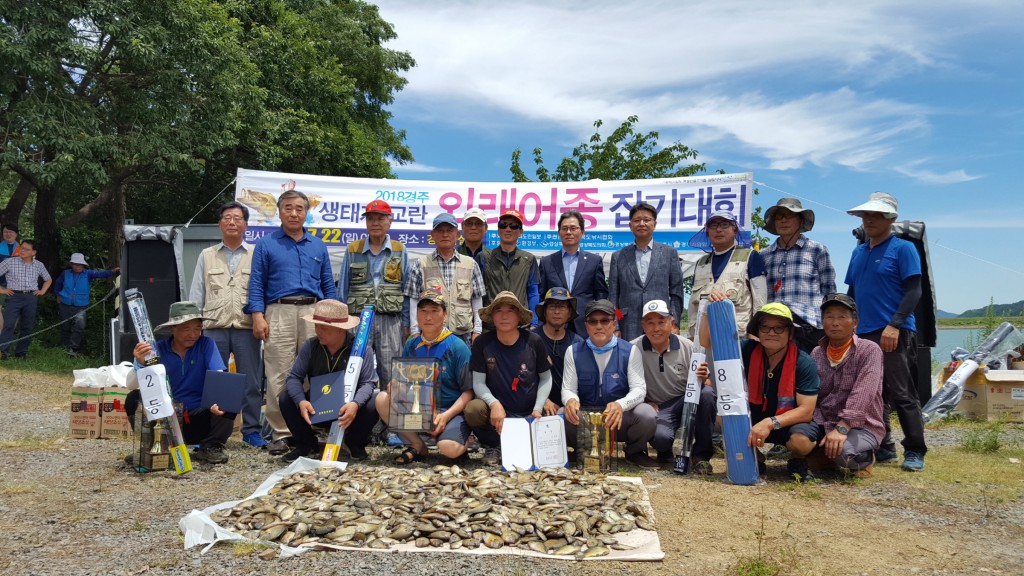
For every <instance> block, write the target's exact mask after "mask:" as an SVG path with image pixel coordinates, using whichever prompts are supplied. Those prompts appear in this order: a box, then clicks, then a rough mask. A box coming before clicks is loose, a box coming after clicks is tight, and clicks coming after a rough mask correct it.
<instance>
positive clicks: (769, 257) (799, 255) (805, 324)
mask: <svg viewBox="0 0 1024 576" xmlns="http://www.w3.org/2000/svg"><path fill="white" fill-rule="evenodd" d="M764 221H765V224H764V229H765V230H766V231H767V232H768V233H769V234H775V235H776V236H778V238H776V239H775V242H772V244H771V245H770V246H768V247H767V248H765V249H764V250H762V251H761V257H762V258H764V264H765V268H766V269H767V271H768V301H769V302H781V303H783V304H785V305H786V306H787V307H789V309H790V310H791V311H792V312H793V320H795V321H796V324H797V331H796V338H795V340H796V345H797V346H798V347H799V348H800V349H801V350H803V351H804V352H807V353H808V354H810V353H811V350H814V347H815V346H817V345H818V341H819V340H821V339H822V338H823V337H824V336H825V332H824V331H823V330H822V329H821V310H820V309H819V308H818V306H819V305H820V304H821V299H822V297H824V296H825V294H832V293H833V292H835V291H836V271H835V269H834V268H833V267H832V259H831V258H830V257H829V254H828V248H826V247H825V245H824V244H821V243H820V242H815V241H814V240H811V239H809V238H808V237H807V236H805V235H804V232H810V230H811V229H812V228H814V211H813V210H811V209H810V208H804V207H803V206H802V205H801V204H800V201H799V200H797V199H796V198H781V199H780V200H779V201H778V202H776V203H775V206H772V207H771V208H768V210H767V211H766V212H765V214H764Z"/></svg>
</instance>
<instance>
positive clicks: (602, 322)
mask: <svg viewBox="0 0 1024 576" xmlns="http://www.w3.org/2000/svg"><path fill="white" fill-rule="evenodd" d="M612 322H615V319H614V318H587V324H590V325H591V326H598V325H600V326H607V325H609V324H611V323H612Z"/></svg>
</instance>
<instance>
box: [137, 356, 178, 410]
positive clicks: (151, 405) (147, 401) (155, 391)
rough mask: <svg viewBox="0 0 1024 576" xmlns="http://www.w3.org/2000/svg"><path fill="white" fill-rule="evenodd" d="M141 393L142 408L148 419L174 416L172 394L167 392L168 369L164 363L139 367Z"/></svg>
mask: <svg viewBox="0 0 1024 576" xmlns="http://www.w3.org/2000/svg"><path fill="white" fill-rule="evenodd" d="M138 377H139V394H140V395H141V396H142V408H143V409H144V410H145V411H146V420H148V421H150V422H152V421H153V420H156V419H158V418H168V417H171V416H174V405H173V404H171V395H170V394H169V393H168V392H167V370H165V369H164V366H163V364H156V365H155V366H145V367H143V368H139V371H138Z"/></svg>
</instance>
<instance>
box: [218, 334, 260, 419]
mask: <svg viewBox="0 0 1024 576" xmlns="http://www.w3.org/2000/svg"><path fill="white" fill-rule="evenodd" d="M203 333H204V334H205V335H207V336H209V337H210V339H211V340H213V342H214V343H215V344H217V350H219V351H220V356H221V359H223V360H224V365H225V366H227V365H228V356H229V355H230V354H231V353H234V354H235V369H236V370H238V373H239V374H245V376H246V378H245V393H244V395H243V396H242V435H243V436H244V435H245V434H249V433H251V432H257V433H258V432H260V408H262V406H263V361H262V359H261V358H260V341H259V340H257V339H256V337H255V336H253V334H252V329H251V328H210V329H208V330H204V331H203Z"/></svg>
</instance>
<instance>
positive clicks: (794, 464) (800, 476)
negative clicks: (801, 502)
mask: <svg viewBox="0 0 1024 576" xmlns="http://www.w3.org/2000/svg"><path fill="white" fill-rule="evenodd" d="M786 470H787V471H788V472H789V474H790V476H792V477H793V479H794V480H796V481H797V482H810V481H811V480H814V474H811V471H810V470H809V469H808V468H807V459H806V458H790V459H789V461H788V462H786Z"/></svg>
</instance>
